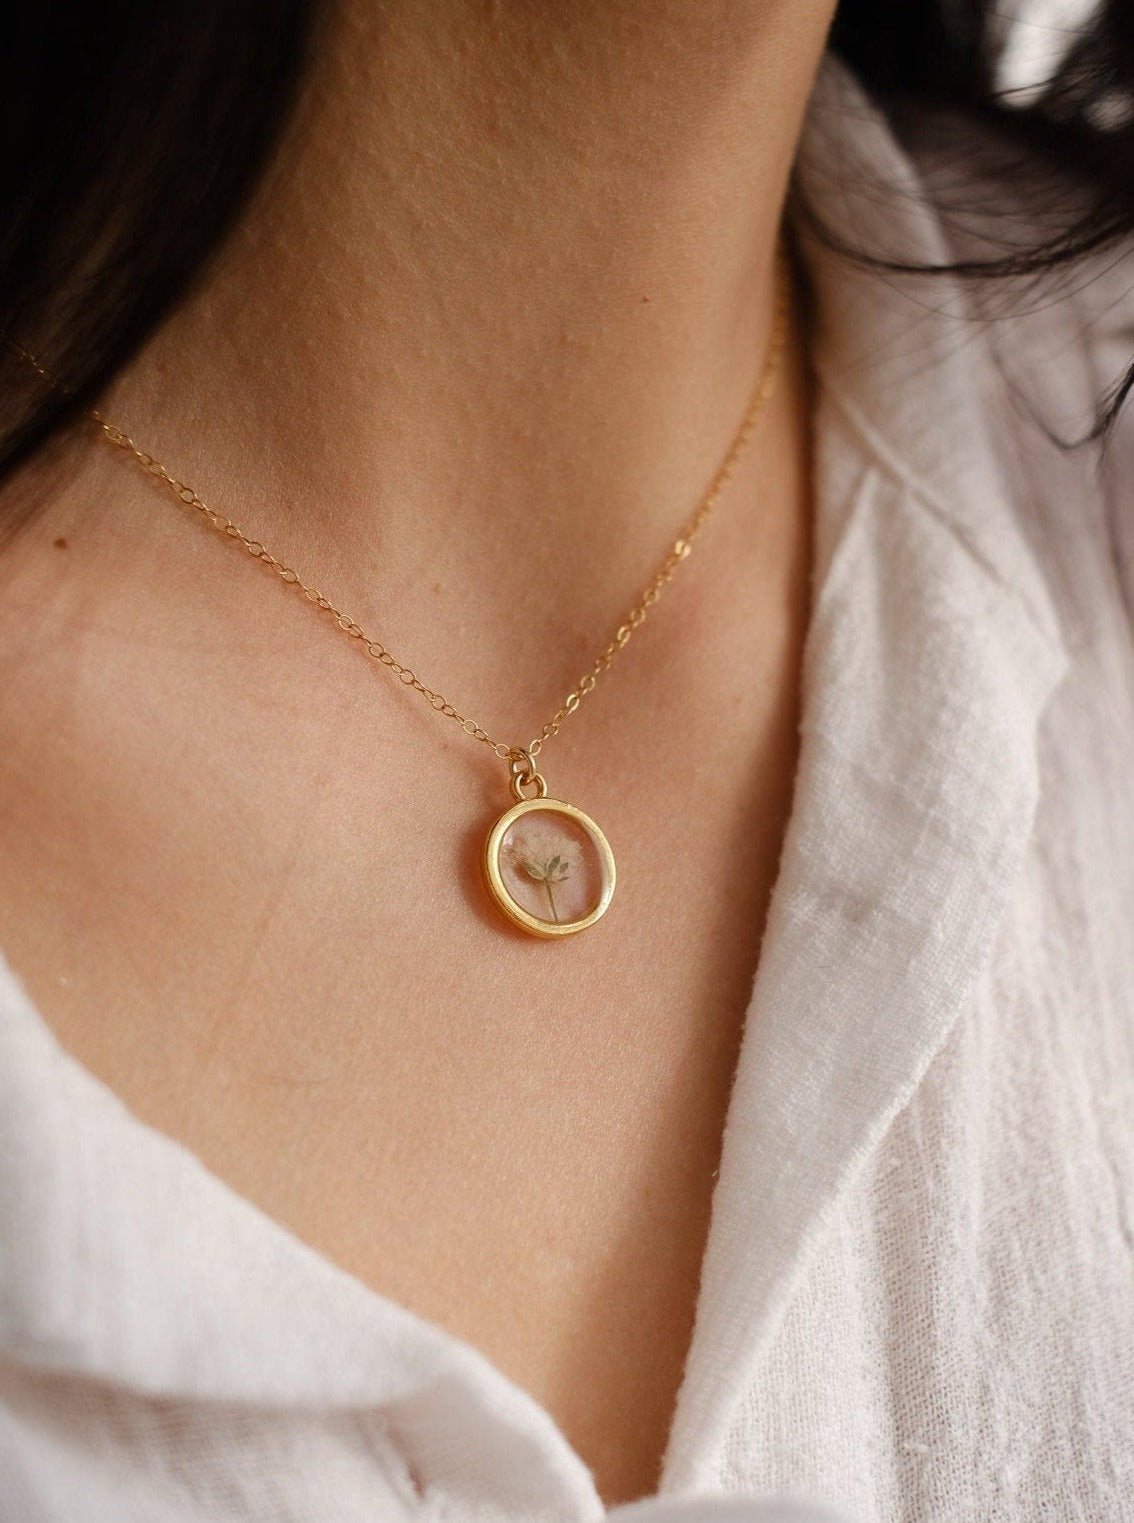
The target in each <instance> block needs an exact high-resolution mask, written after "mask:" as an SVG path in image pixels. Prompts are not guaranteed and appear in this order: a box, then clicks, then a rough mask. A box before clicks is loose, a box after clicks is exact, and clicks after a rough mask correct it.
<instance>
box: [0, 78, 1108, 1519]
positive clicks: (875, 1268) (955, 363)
mask: <svg viewBox="0 0 1134 1523" xmlns="http://www.w3.org/2000/svg"><path fill="white" fill-rule="evenodd" d="M800 165H801V172H802V175H803V179H804V183H805V184H806V186H807V189H808V194H809V196H810V199H811V201H812V203H813V204H814V205H815V207H816V208H817V210H818V211H819V212H820V214H821V215H822V216H823V217H824V218H825V219H826V220H827V222H828V223H829V224H831V225H832V226H833V227H834V228H836V229H837V230H839V231H840V232H841V233H842V234H844V235H845V236H846V237H847V238H848V239H850V240H851V241H856V242H862V243H867V244H870V245H872V246H875V247H877V246H878V244H879V242H880V241H881V242H882V243H883V244H884V245H885V247H886V248H887V249H888V250H889V251H891V252H898V251H900V252H902V253H903V254H904V255H905V256H906V257H909V258H913V259H922V260H933V259H941V258H946V257H948V254H949V250H950V241H949V240H950V238H951V237H952V236H953V235H952V234H951V233H949V231H948V230H947V228H946V226H945V224H944V222H943V220H942V218H941V217H940V216H938V215H936V214H935V213H934V212H933V211H931V209H930V208H929V206H928V205H927V203H926V201H925V199H924V197H919V195H918V193H917V183H918V182H917V174H916V173H915V170H914V168H913V166H912V164H911V163H910V161H909V160H908V159H907V158H906V157H905V156H904V155H903V153H902V152H901V150H900V149H899V148H898V147H897V145H896V144H895V142H894V141H893V139H892V137H891V136H890V134H889V132H888V129H887V128H886V127H885V125H884V123H883V122H882V120H881V119H880V117H879V116H878V114H877V113H876V112H875V111H874V110H873V109H872V108H871V107H870V106H868V104H867V103H866V101H865V100H864V99H863V98H862V96H861V94H860V93H859V92H858V90H857V88H856V87H855V85H854V84H853V82H852V81H851V80H850V79H849V77H848V76H847V74H846V72H845V71H844V70H843V69H841V68H839V67H837V66H836V65H834V64H832V63H830V62H828V63H827V64H826V65H825V66H824V68H823V70H822V72H821V75H820V78H819V82H818V84H817V86H816V91H815V95H814V97H813V100H812V105H811V110H810V113H809V117H808V122H807V128H806V132H805V135H804V139H803V143H802V146H801V151H800ZM805 257H806V262H807V266H808V268H809V271H810V276H811V280H812V283H813V287H814V297H815V304H816V350H815V364H816V369H817V375H818V378H819V388H818V403H817V417H816V428H815V441H816V442H815V449H816V461H815V470H816V482H817V503H816V510H815V511H816V515H817V520H816V551H815V571H814V582H813V601H812V614H811V621H810V627H809V632H808V637H807V645H806V652H805V664H804V712H803V721H802V751H801V757H800V762H799V773H798V779H797V784H796V790H795V797H794V806H793V814H792V818H791V821H790V825H789V829H788V833H787V839H786V844H785V846H784V852H783V858H782V862H781V865H780V871H779V876H778V880H777V883H776V887H775V893H774V897H773V902H772V908H771V914H770V919H769V922H768V926H767V932H766V936H765V941H764V944H763V949H762V952H761V957H760V963H759V970H758V973H757V976H756V979H755V984H754V988H753V991H752V997H751V1004H750V1008H749V1013H748V1018H747V1023H746V1029H745V1036H744V1041H743V1049H742V1052H741V1055H740V1060H739V1067H738V1071H737V1075H736V1083H735V1089H734V1093H733V1098H732V1102H731V1108H730V1111H729V1115H728V1121H727V1128H726V1134H725V1141H724V1153H723V1158H722V1165H721V1172H720V1177H719V1181H718V1183H717V1186H716V1193H715V1197H714V1202H713V1214H712V1225H711V1230H710V1236H709V1241H708V1245H707V1249H706V1253H705V1259H704V1265H703V1275H702V1283H701V1290H700V1298H699V1303H698V1311H697V1319H696V1327H695V1331H694V1335H693V1342H692V1347H691V1350H690V1353H689V1359H688V1364H687V1368H686V1373H685V1378H684V1383H683V1385H682V1388H681V1392H680V1395H679V1398H678V1404H677V1410H676V1415H675V1419H674V1423H673V1428H672V1433H671V1435H670V1440H669V1447H668V1452H667V1456H666V1461H665V1466H664V1474H663V1479H662V1484H661V1492H660V1495H659V1497H656V1498H650V1499H647V1500H646V1501H644V1502H641V1503H636V1504H634V1506H632V1507H628V1508H618V1509H615V1511H614V1512H613V1513H612V1514H610V1516H611V1517H617V1518H618V1519H619V1520H620V1523H634V1520H640V1523H663V1520H669V1523H678V1520H679V1519H680V1520H685V1523H692V1520H699V1523H712V1520H719V1523H772V1520H777V1523H780V1520H784V1523H786V1520H788V1519H795V1520H804V1519H806V1520H813V1519H818V1518H820V1517H823V1516H826V1515H827V1512H828V1511H829V1512H830V1513H831V1514H832V1515H834V1516H836V1517H837V1518H839V1519H845V1520H850V1523H899V1520H900V1523H969V1520H980V1523H1037V1520H1049V1519H1050V1520H1075V1523H1121V1520H1128V1519H1130V1518H1132V1517H1134V635H1132V621H1131V605H1132V597H1131V592H1132V588H1134V577H1132V576H1131V575H1130V569H1131V567H1132V566H1134V477H1132V476H1131V475H1130V473H1129V471H1124V468H1123V462H1124V459H1125V461H1126V464H1127V465H1129V464H1130V463H1132V459H1131V457H1132V445H1134V439H1132V438H1131V434H1130V430H1129V429H1126V428H1125V427H1123V428H1122V429H1120V431H1119V433H1118V435H1117V436H1116V438H1115V440H1114V442H1113V445H1112V447H1111V450H1110V453H1109V455H1108V456H1107V457H1106V458H1105V459H1103V460H1102V461H1101V462H1100V460H1099V457H1098V455H1097V452H1094V451H1088V450H1078V451H1075V450H1066V449H1061V448H1059V447H1057V446H1056V445H1055V444H1053V443H1051V442H1050V441H1049V440H1048V438H1047V437H1046V435H1045V433H1044V425H1047V426H1049V427H1052V428H1055V429H1057V430H1062V431H1063V432H1064V433H1066V434H1072V433H1075V432H1076V431H1079V432H1081V431H1082V428H1083V426H1084V424H1085V423H1086V421H1087V416H1088V411H1089V408H1090V405H1091V402H1092V400H1093V399H1094V398H1095V397H1097V396H1098V395H1100V394H1101V393H1102V392H1103V391H1104V390H1105V387H1106V384H1107V383H1108V382H1109V381H1110V380H1112V379H1113V377H1114V374H1115V373H1116V372H1117V370H1118V369H1119V368H1120V367H1121V364H1122V361H1123V359H1124V357H1125V351H1126V349H1127V348H1129V349H1130V350H1131V351H1132V352H1134V335H1132V334H1131V332H1130V331H1129V330H1130V329H1131V328H1132V326H1134V324H1132V318H1134V302H1132V301H1131V299H1130V298H1129V297H1127V296H1126V295H1125V291H1126V287H1127V286H1128V285H1129V284H1130V276H1129V272H1127V277H1126V279H1125V281H1124V280H1122V279H1120V278H1119V277H1118V276H1117V275H1116V274H1115V273H1114V271H1113V270H1112V271H1110V273H1107V272H1106V271H1104V270H1101V269H1100V270H1096V271H1094V272H1093V273H1094V275H1095V276H1097V278H1094V279H1092V280H1091V281H1090V282H1088V281H1087V280H1086V278H1085V277H1080V278H1079V279H1078V280H1077V281H1074V282H1064V285H1065V286H1066V287H1067V289H1065V290H1064V291H1063V292H1062V294H1061V295H1060V297H1059V299H1058V300H1055V299H1054V298H1052V297H1051V296H1050V293H1049V294H1048V296H1045V297H1044V298H1043V299H1036V300H1032V301H1031V302H1030V303H1029V309H1030V310H1029V313H1028V314H1027V315H1016V316H1013V317H1011V318H1005V319H1004V320H1002V321H995V320H992V321H987V322H981V321H977V320H976V319H975V318H974V317H973V316H972V310H973V304H974V303H975V302H976V301H977V300H978V296H977V288H976V287H972V286H970V287H968V288H963V287H962V286H961V285H960V284H959V283H957V282H954V281H953V280H952V278H937V279H935V280H932V281H929V280H926V279H902V280H898V279H897V278H896V277H893V276H887V275H879V274H878V273H876V272H869V271H864V270H862V269H860V268H858V267H856V266H855V265H854V264H852V263H851V262H850V261H848V260H846V259H844V258H842V257H840V256H839V255H837V254H834V253H831V252H829V251H827V250H825V249H823V248H821V247H820V246H819V245H818V244H817V242H816V241H815V240H814V239H811V238H808V239H807V240H806V242H805ZM1072 286H1073V287H1075V289H1072V288H1071V287H1072ZM979 299H984V298H979ZM988 299H989V300H995V299H1003V300H1005V302H1006V303H1008V304H1011V301H1012V298H1009V297H1003V298H997V297H996V295H995V293H992V294H991V295H990V296H989V297H988ZM1015 306H1016V309H1017V310H1018V308H1019V293H1018V292H1017V293H1016V297H1015ZM966 313H967V314H968V315H965V314H966ZM1124 324H1125V328H1126V330H1127V331H1126V332H1125V333H1124V332H1123V325H1124ZM633 1293H634V1287H633V1286H632V1285H630V1286H627V1287H626V1294H627V1295H631V1296H632V1295H633ZM713 1499H716V1500H713ZM722 1499H731V1500H722ZM776 1499H779V1500H776ZM793 1499H794V1500H793ZM605 1515H606V1514H605V1509H604V1507H603V1505H602V1503H601V1501H600V1499H599V1497H598V1494H597V1492H596V1489H595V1486H594V1483H593V1480H592V1478H591V1476H590V1474H589V1472H588V1471H587V1469H586V1467H585V1465H584V1464H583V1462H582V1460H581V1459H580V1458H579V1456H578V1455H577V1454H576V1453H575V1452H574V1451H573V1450H572V1449H571V1447H570V1446H569V1445H568V1443H567V1441H566V1439H565V1438H564V1436H563V1435H562V1433H561V1432H560V1431H559V1430H558V1428H557V1427H556V1425H555V1424H554V1422H553V1421H552V1419H551V1417H550V1416H549V1415H548V1413H547V1412H546V1411H544V1410H543V1408H542V1407H540V1406H539V1405H538V1404H537V1403H536V1402H535V1401H534V1400H533V1399H532V1398H531V1397H529V1396H528V1395H527V1394H526V1393H525V1392H524V1391H522V1390H521V1389H519V1388H518V1387H517V1386H516V1385H514V1384H513V1383H511V1382H510V1381H509V1380H508V1379H507V1378H505V1376H504V1375H503V1374H501V1373H500V1372H499V1371H498V1370H497V1369H496V1368H495V1367H494V1366H493V1365H491V1364H490V1363H489V1362H488V1361H487V1360H486V1359H485V1358H483V1357H482V1356H481V1355H480V1354H478V1353H477V1352H476V1350H475V1349H473V1348H471V1347H469V1346H468V1345H467V1344H465V1343H463V1342H461V1341H460V1340H458V1339H456V1338H454V1337H452V1336H450V1335H448V1334H447V1333H446V1332H444V1331H443V1330H441V1329H440V1328H438V1327H435V1326H432V1325H430V1324H428V1323H426V1322H424V1321H423V1320H421V1319H419V1318H417V1317H416V1316H413V1315H411V1314H410V1313H409V1312H407V1311H406V1310H405V1309H403V1308H402V1307H400V1306H398V1305H397V1304H395V1303H393V1302H391V1301H389V1300H386V1299H384V1298H383V1297H381V1296H379V1295H377V1294H375V1293H374V1292H372V1291H371V1290H370V1289H368V1288H367V1287H365V1286H364V1285H363V1284H362V1283H360V1282H359V1281H357V1280H355V1279H353V1278H352V1277H351V1276H349V1275H348V1274H346V1273H344V1272H342V1271H341V1270H339V1269H337V1268H336V1267H335V1266H334V1265H333V1264H332V1263H330V1262H329V1261H328V1260H327V1259H325V1258H324V1257H322V1256H321V1255H319V1254H318V1253H316V1252H314V1251H313V1250H312V1249H310V1248H308V1247H306V1246H305V1245H304V1244H303V1243H301V1242H300V1241H298V1240H297V1239H296V1238H295V1237H294V1236H292V1235H291V1234H289V1233H288V1232H287V1231H286V1230H284V1229H283V1228H282V1227H281V1226H279V1225H277V1224H276V1223H275V1222H273V1221H272V1220H271V1219H269V1218H268V1217H267V1216H266V1215H264V1214H263V1213H262V1212H260V1211H259V1210H258V1209H257V1208H255V1207H254V1206H253V1205H252V1204H251V1203H250V1202H249V1201H247V1200H246V1199H244V1198H242V1197H241V1196H239V1195H237V1194H236V1193H234V1192H233V1190H231V1189H230V1188H228V1187H227V1186H226V1185H225V1184H223V1183H222V1182H221V1181H220V1180H219V1179H218V1178H216V1177H215V1176H214V1175H212V1174H210V1173H209V1172H208V1171H207V1170H206V1169H205V1168H204V1166H203V1165H202V1164H201V1163H200V1162H199V1160H198V1159H197V1158H196V1157H194V1156H193V1155H192V1154H191V1153H189V1152H188V1151H187V1150H186V1149H185V1148H183V1147H181V1146H179V1145H178V1144H177V1143H176V1142H174V1141H172V1140H170V1139H169V1138H168V1137H165V1136H163V1135H161V1134H160V1133H158V1132H156V1131H153V1130H151V1129H150V1128H148V1127H146V1126H144V1125H142V1124H141V1123H140V1122H139V1121H138V1120H136V1119H135V1118H134V1117H133V1116H132V1115H131V1114H130V1113H129V1112H128V1111H127V1110H126V1109H125V1108H124V1107H123V1105H122V1104H121V1103H120V1102H119V1101H118V1100H117V1099H116V1097H115V1096H114V1095H113V1094H112V1093H111V1092H110V1091H109V1090H108V1089H107V1088H106V1087H105V1086H104V1085H102V1084H101V1083H100V1082H99V1081H98V1080H97V1079H96V1078H95V1077H94V1076H93V1075H92V1074H91V1073H90V1072H89V1071H87V1070H86V1069H84V1068H83V1067H81V1066H80V1065H79V1064H78V1063H77V1062H76V1061H75V1060H73V1059H72V1058H71V1057H69V1056H68V1055H67V1053H66V1052H64V1051H63V1050H62V1049H61V1048H60V1046H59V1045H58V1043H57V1042H56V1040H55V1039H54V1037H53V1036H52V1034H51V1032H50V1031H49V1029H48V1028H47V1026H46V1025H45V1023H44V1022H43V1020H42V1019H41V1018H40V1016H39V1015H38V1014H37V1012H36V1010H35V1009H34V1008H33V1006H32V1005H31V1003H30V1002H29V1000H28V998H27V996H26V994H25V993H24V992H23V991H22V989H21V986H20V984H19V981H18V979H17V977H16V976H15V974H14V973H12V972H11V971H9V970H7V969H4V970H3V971H2V972H0V1519H2V1520H3V1523H387V1520H389V1523H394V1520H402V1519H407V1520H414V1523H422V1520H426V1519H429V1520H444V1519H449V1520H453V1523H593V1520H598V1519H601V1518H602V1517H604V1516H605Z"/></svg>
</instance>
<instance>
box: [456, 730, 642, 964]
mask: <svg viewBox="0 0 1134 1523" xmlns="http://www.w3.org/2000/svg"><path fill="white" fill-rule="evenodd" d="M529 785H531V786H534V787H535V789H536V792H535V795H534V796H533V797H531V798H528V797H525V796H524V792H523V790H524V788H525V787H526V786H529ZM512 796H513V797H514V798H515V799H516V803H515V804H513V806H512V807H511V809H508V810H505V812H504V813H503V814H502V815H501V816H500V818H499V819H498V820H497V821H496V824H495V825H494V826H493V827H492V829H491V831H490V832H489V836H488V840H487V842H486V843H485V847H484V877H485V882H486V883H487V885H488V891H489V893H490V894H491V895H492V897H493V899H494V900H495V901H496V903H497V905H499V907H500V909H502V910H503V912H504V914H505V915H507V917H508V919H509V920H511V921H512V923H513V924H514V925H518V926H520V927H522V929H523V930H525V931H528V932H530V934H531V935H533V936H546V937H554V936H572V935H574V934H575V932H576V931H585V930H586V929H587V927H588V926H591V925H594V923H595V921H596V920H598V918H599V917H600V916H601V915H603V914H605V912H606V908H607V906H608V905H609V904H610V901H611V898H612V897H613V895H614V854H613V853H612V851H611V849H610V845H609V843H608V841H607V839H606V837H605V836H604V835H603V833H602V831H601V830H600V829H599V827H598V826H597V825H596V824H595V822H594V820H592V819H591V817H590V816H589V815H587V814H584V813H583V811H582V810H581V809H576V808H575V806H574V804H567V803H564V801H563V800H562V799H551V798H548V797H547V784H546V783H545V782H544V780H543V778H542V777H541V776H540V774H539V773H538V772H537V771H536V770H535V768H534V766H533V765H532V763H531V760H530V758H529V759H528V761H527V763H526V767H525V768H523V769H522V770H520V771H517V764H516V763H513V770H512Z"/></svg>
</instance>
